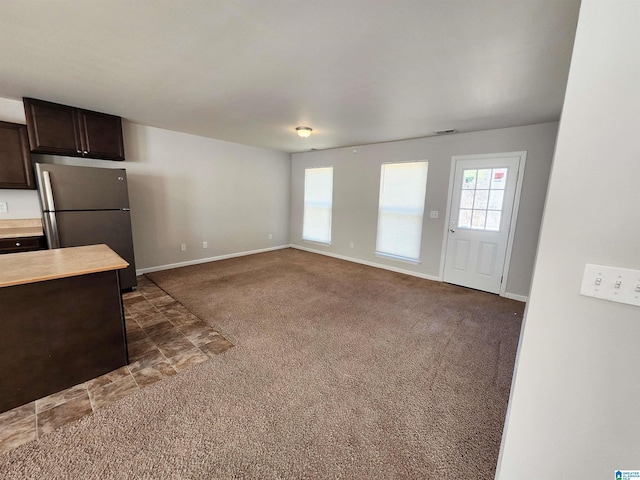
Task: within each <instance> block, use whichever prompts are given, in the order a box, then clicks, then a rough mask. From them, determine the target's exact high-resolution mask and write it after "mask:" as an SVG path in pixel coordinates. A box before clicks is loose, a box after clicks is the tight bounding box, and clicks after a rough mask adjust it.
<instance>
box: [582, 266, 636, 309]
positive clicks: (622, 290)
mask: <svg viewBox="0 0 640 480" xmlns="http://www.w3.org/2000/svg"><path fill="white" fill-rule="evenodd" d="M580 295H585V296H587V297H594V298H600V299H602V300H609V301H611V302H618V303H627V304H629V305H636V306H640V270H631V269H628V268H617V267H607V266H604V265H591V264H589V263H587V264H586V266H585V269H584V276H583V277H582V285H581V287H580Z"/></svg>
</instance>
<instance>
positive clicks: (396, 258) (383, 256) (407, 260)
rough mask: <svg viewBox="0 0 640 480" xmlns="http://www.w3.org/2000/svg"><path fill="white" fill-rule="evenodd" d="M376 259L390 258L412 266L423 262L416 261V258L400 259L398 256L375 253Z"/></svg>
mask: <svg viewBox="0 0 640 480" xmlns="http://www.w3.org/2000/svg"><path fill="white" fill-rule="evenodd" d="M375 254H376V257H380V258H388V259H390V260H396V261H398V262H402V263H408V264H410V265H420V264H421V263H422V262H421V261H420V260H416V259H414V258H407V257H400V256H398V255H391V254H389V253H382V252H375Z"/></svg>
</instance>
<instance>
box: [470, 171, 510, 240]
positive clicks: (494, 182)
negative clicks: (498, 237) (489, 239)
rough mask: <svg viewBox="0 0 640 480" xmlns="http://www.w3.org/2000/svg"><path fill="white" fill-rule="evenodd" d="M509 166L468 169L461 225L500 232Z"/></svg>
mask: <svg viewBox="0 0 640 480" xmlns="http://www.w3.org/2000/svg"><path fill="white" fill-rule="evenodd" d="M508 170H509V169H508V168H482V169H469V170H464V171H463V173H462V192H461V195H460V207H459V211H458V228H470V229H473V230H487V231H492V232H498V231H500V221H501V220H502V207H503V203H504V189H505V186H506V184H507V173H508Z"/></svg>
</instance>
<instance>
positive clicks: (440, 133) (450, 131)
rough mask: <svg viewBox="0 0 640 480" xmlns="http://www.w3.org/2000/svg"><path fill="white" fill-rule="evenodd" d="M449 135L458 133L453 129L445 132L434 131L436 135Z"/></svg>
mask: <svg viewBox="0 0 640 480" xmlns="http://www.w3.org/2000/svg"><path fill="white" fill-rule="evenodd" d="M449 133H458V131H457V130H456V129H455V128H448V129H447V130H436V135H447V134H449Z"/></svg>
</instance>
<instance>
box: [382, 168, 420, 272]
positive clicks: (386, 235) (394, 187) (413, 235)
mask: <svg viewBox="0 0 640 480" xmlns="http://www.w3.org/2000/svg"><path fill="white" fill-rule="evenodd" d="M428 165H429V163H428V162H407V163H386V164H383V165H382V168H381V171H380V197H379V203H378V234H377V239H376V253H378V254H381V255H385V256H392V257H396V258H399V259H404V260H410V261H418V260H419V259H420V241H421V239H422V218H423V215H424V200H425V194H426V191H427V170H428Z"/></svg>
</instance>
